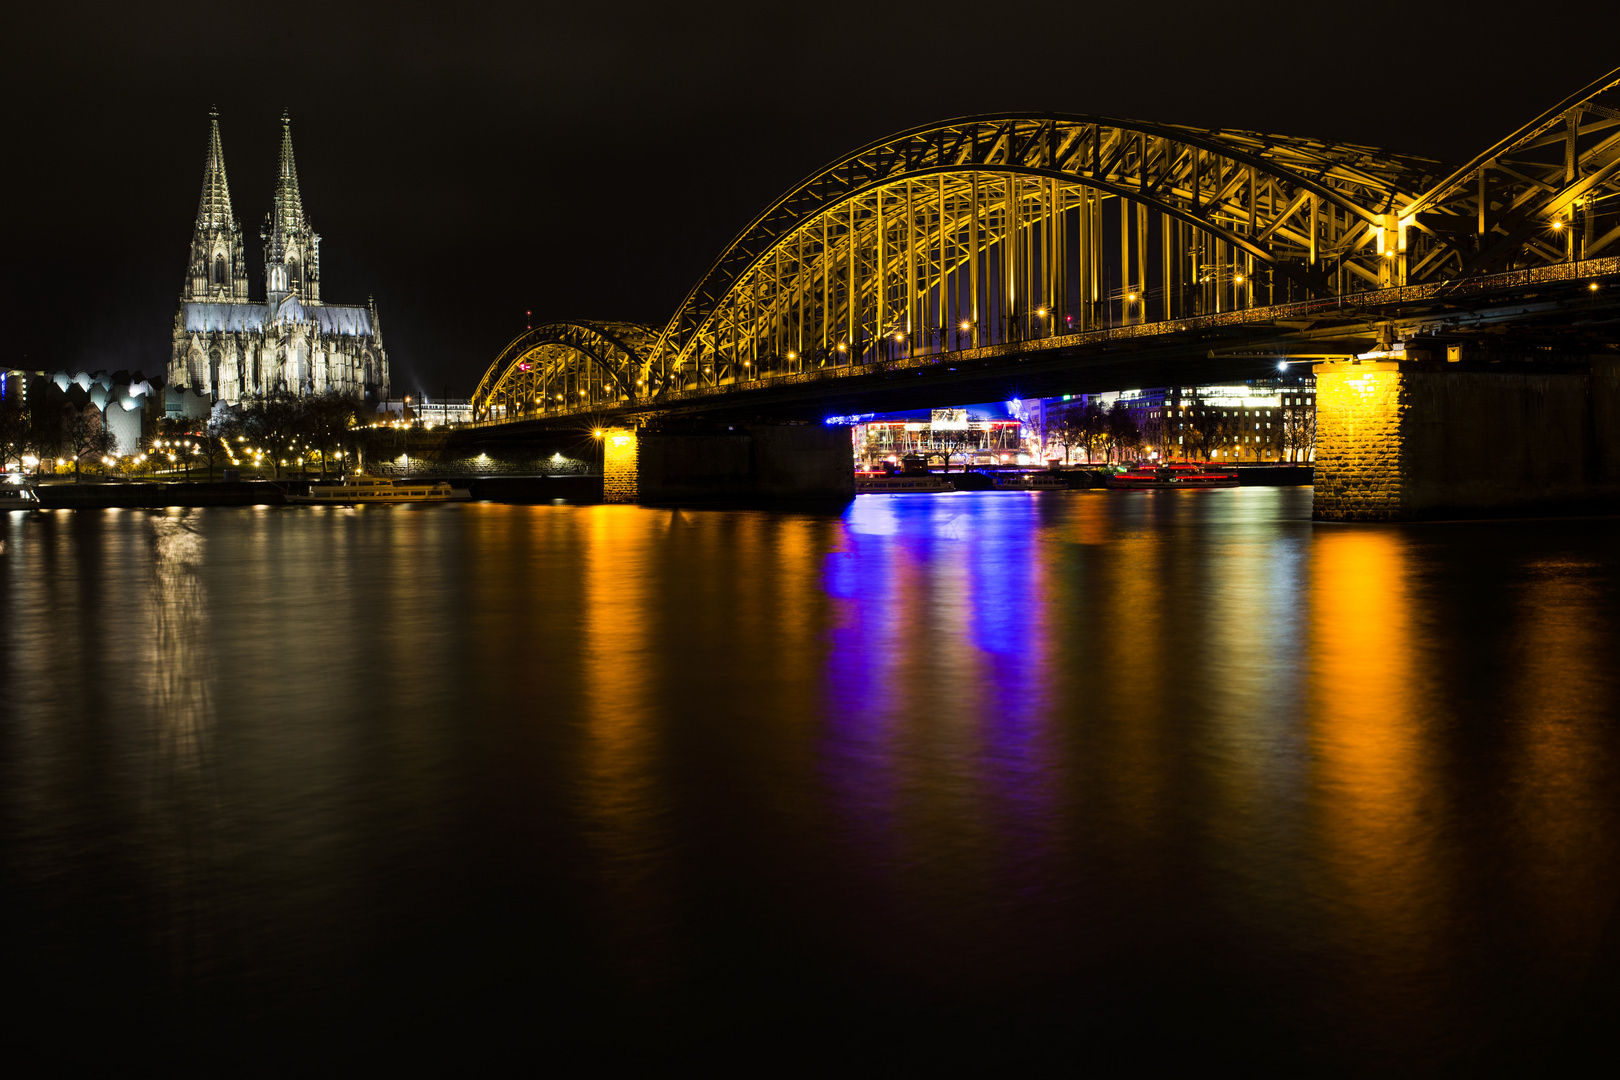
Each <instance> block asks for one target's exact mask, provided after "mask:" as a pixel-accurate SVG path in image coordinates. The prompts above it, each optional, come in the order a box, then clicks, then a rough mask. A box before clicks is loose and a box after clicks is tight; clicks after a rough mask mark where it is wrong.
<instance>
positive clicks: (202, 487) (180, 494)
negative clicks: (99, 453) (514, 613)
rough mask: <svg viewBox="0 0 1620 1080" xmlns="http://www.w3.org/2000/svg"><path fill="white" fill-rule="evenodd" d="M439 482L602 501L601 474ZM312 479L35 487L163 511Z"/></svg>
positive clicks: (484, 495) (520, 498)
mask: <svg viewBox="0 0 1620 1080" xmlns="http://www.w3.org/2000/svg"><path fill="white" fill-rule="evenodd" d="M414 479H417V480H421V481H425V482H428V483H435V482H437V481H439V480H450V482H452V483H453V484H454V485H455V486H457V487H466V488H468V489H469V490H470V491H471V493H472V497H473V498H474V499H475V500H484V501H488V502H505V503H552V502H557V501H562V502H574V503H596V502H601V501H602V478H601V477H600V476H579V475H563V476H492V477H481V478H479V479H475V480H471V481H469V480H468V479H467V478H466V477H453V478H451V477H438V476H419V477H415V478H414ZM312 483H313V481H310V480H211V481H197V482H194V483H186V482H183V481H182V482H163V481H150V480H131V481H123V482H106V481H100V482H92V483H71V482H68V483H44V484H40V485H39V486H38V487H37V488H36V489H35V492H36V494H38V496H39V509H41V510H103V509H114V508H117V509H126V510H158V509H162V508H165V507H170V506H284V505H288V503H287V496H288V495H307V494H309V489H310V486H311V484H312Z"/></svg>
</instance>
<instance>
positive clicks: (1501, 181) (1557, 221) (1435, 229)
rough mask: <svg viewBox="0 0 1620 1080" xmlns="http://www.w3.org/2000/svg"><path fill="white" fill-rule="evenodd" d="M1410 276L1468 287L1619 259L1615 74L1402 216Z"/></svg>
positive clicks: (1618, 81) (1619, 78) (1618, 89)
mask: <svg viewBox="0 0 1620 1080" xmlns="http://www.w3.org/2000/svg"><path fill="white" fill-rule="evenodd" d="M1400 228H1401V229H1402V232H1403V233H1406V234H1409V235H1411V239H1409V240H1407V241H1406V242H1403V243H1402V245H1401V247H1402V248H1403V249H1405V251H1406V256H1405V257H1406V261H1407V263H1408V265H1409V269H1408V277H1409V279H1410V280H1412V281H1414V282H1416V281H1435V280H1441V279H1459V278H1468V277H1473V276H1476V275H1480V274H1488V273H1495V272H1500V271H1503V270H1518V269H1526V268H1531V267H1536V266H1546V265H1549V264H1553V263H1561V262H1576V261H1580V260H1583V259H1591V258H1596V257H1599V256H1604V255H1611V254H1613V253H1614V252H1615V251H1616V250H1620V69H1617V70H1615V71H1611V72H1609V73H1608V74H1607V75H1605V76H1603V77H1602V78H1600V79H1598V80H1596V81H1594V82H1592V83H1590V84H1588V85H1587V86H1584V87H1582V88H1581V89H1580V90H1577V91H1576V92H1575V93H1573V94H1571V95H1570V96H1569V97H1567V98H1565V99H1564V100H1563V101H1560V102H1559V103H1558V104H1556V105H1554V106H1553V107H1552V108H1550V109H1548V110H1547V111H1545V112H1543V113H1542V114H1541V115H1539V116H1537V117H1536V118H1535V119H1533V120H1531V121H1530V122H1529V123H1527V124H1525V125H1524V126H1523V127H1521V128H1519V129H1518V130H1517V131H1514V132H1513V133H1512V134H1511V135H1508V136H1507V137H1505V138H1503V139H1501V140H1499V141H1498V142H1497V143H1495V144H1494V145H1492V146H1490V147H1489V148H1487V149H1486V150H1484V151H1483V152H1481V153H1480V154H1478V155H1476V156H1475V157H1474V158H1473V159H1472V160H1471V161H1469V162H1468V163H1467V164H1465V165H1463V166H1462V167H1461V168H1459V169H1457V170H1456V171H1454V172H1453V173H1451V174H1450V175H1449V176H1447V177H1445V178H1444V179H1443V180H1441V181H1440V182H1439V183H1437V184H1435V185H1434V186H1433V187H1431V188H1430V189H1429V190H1427V191H1425V192H1424V193H1423V195H1421V196H1420V197H1419V198H1417V199H1416V200H1414V201H1412V202H1411V203H1409V204H1407V205H1406V206H1404V207H1403V208H1402V209H1401V211H1400Z"/></svg>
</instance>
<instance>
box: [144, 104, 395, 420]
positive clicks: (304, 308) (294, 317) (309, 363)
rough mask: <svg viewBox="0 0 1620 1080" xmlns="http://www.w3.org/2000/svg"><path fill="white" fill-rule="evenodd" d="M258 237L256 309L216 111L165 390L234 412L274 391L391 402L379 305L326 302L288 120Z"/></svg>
mask: <svg viewBox="0 0 1620 1080" xmlns="http://www.w3.org/2000/svg"><path fill="white" fill-rule="evenodd" d="M259 238H260V240H261V241H263V243H264V289H265V297H264V299H262V300H253V299H251V298H250V297H249V290H248V273H247V253H246V240H245V238H244V237H243V234H242V227H241V224H240V222H238V220H237V218H236V214H235V211H234V209H233V208H232V205H231V189H230V184H229V182H228V181H227V179H226V175H225V154H224V150H223V148H222V146H221V143H220V135H219V114H218V113H217V112H214V113H212V114H211V118H210V127H209V134H208V152H207V155H206V159H205V162H204V167H203V189H202V198H201V200H200V201H199V202H198V205H197V221H196V224H195V226H194V229H193V233H192V241H191V258H190V261H189V263H188V265H187V268H186V279H185V284H184V286H183V288H182V289H181V296H180V305H179V310H178V311H177V312H176V313H175V319H174V347H173V352H172V353H171V356H170V360H169V369H168V381H169V384H170V385H171V386H176V387H185V388H188V389H190V390H191V391H193V392H195V393H198V394H202V395H205V396H207V397H209V398H211V399H213V400H214V401H224V402H230V403H235V402H239V401H241V400H243V399H244V398H252V397H259V396H262V395H265V394H270V393H278V392H280V393H290V394H296V395H305V394H326V393H334V392H335V393H340V394H344V395H348V396H351V397H354V398H357V399H361V400H365V401H373V402H377V401H383V400H385V399H386V398H387V397H388V393H389V372H388V354H387V353H386V352H385V351H384V350H383V344H382V330H381V326H380V323H379V320H378V317H377V307H376V304H375V303H373V302H370V301H368V302H367V303H366V304H364V305H352V304H330V303H327V302H326V301H324V300H323V299H322V298H321V248H320V245H321V237H320V234H319V233H317V232H315V230H314V228H313V227H312V226H311V225H310V222H309V219H308V217H306V215H305V213H304V202H303V196H302V194H301V192H300V191H299V187H298V167H297V165H296V163H295V162H294V160H293V148H292V121H291V119H290V118H289V117H288V116H287V114H286V113H283V114H282V117H281V153H280V156H279V159H278V161H277V168H276V185H275V194H274V196H273V199H272V206H271V210H270V212H269V213H268V214H266V215H265V220H264V227H263V229H262V230H261V231H260V233H259Z"/></svg>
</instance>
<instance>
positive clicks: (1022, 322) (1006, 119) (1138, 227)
mask: <svg viewBox="0 0 1620 1080" xmlns="http://www.w3.org/2000/svg"><path fill="white" fill-rule="evenodd" d="M1437 171H1438V170H1437V168H1436V163H1435V162H1432V161H1428V160H1426V159H1421V158H1414V157H1408V156H1402V155H1395V154H1390V153H1388V152H1386V151H1381V150H1376V149H1373V148H1370V147H1361V146H1349V145H1343V144H1329V143H1323V142H1320V141H1314V140H1306V139H1290V138H1286V137H1282V136H1270V135H1257V134H1254V133H1248V132H1235V131H1220V130H1217V131H1208V130H1199V129H1193V128H1185V127H1177V126H1173V125H1165V124H1151V123H1141V122H1137V121H1126V120H1115V119H1109V118H1105V117H1095V116H1079V115H1067V114H1017V115H1012V114H1001V115H993V116H977V117H968V118H964V119H960V120H953V121H948V122H946V123H943V124H936V125H929V126H926V127H920V128H915V129H912V130H910V131H906V132H902V133H900V134H898V135H894V136H891V137H889V138H886V139H883V140H880V141H878V142H875V143H872V144H870V145H868V146H866V147H862V148H861V149H859V150H856V151H854V152H853V153H851V154H849V155H846V156H845V157H843V158H841V159H839V160H838V161H835V162H833V163H832V164H830V165H828V166H826V167H824V168H823V169H820V170H818V171H817V172H815V173H813V174H811V175H810V176H809V177H807V178H806V179H805V180H803V181H801V182H800V183H799V184H798V185H796V186H795V187H794V188H793V189H791V190H790V191H789V192H787V193H786V194H785V195H783V196H782V197H781V198H780V199H778V200H777V201H776V202H775V203H773V204H772V205H771V206H770V207H769V208H767V209H766V210H765V211H764V212H763V213H762V214H761V215H760V216H759V217H758V218H756V219H755V220H754V222H752V223H751V224H750V225H749V226H748V227H747V228H745V229H744V230H743V231H742V232H741V233H740V234H739V235H738V237H737V238H736V239H735V240H733V241H732V243H731V244H730V245H729V246H728V247H727V248H726V250H725V251H723V252H722V253H721V254H720V256H719V257H718V258H717V259H716V260H715V262H714V264H713V265H712V266H711V267H710V269H709V271H708V272H707V273H706V274H705V275H704V277H703V278H702V280H700V281H699V282H698V284H697V285H696V286H694V288H693V289H692V291H691V292H690V293H689V294H688V295H687V297H686V298H685V300H684V301H683V302H682V304H681V306H680V308H679V309H678V310H677V311H676V313H675V315H674V317H673V318H672V319H671V320H670V322H669V323H668V324H667V325H666V326H665V327H664V329H663V331H662V333H661V334H660V336H659V339H658V342H657V343H656V345H655V347H654V350H653V355H652V357H651V359H652V363H653V367H654V369H655V370H656V372H657V376H658V385H659V386H660V387H666V388H671V389H680V388H687V387H697V386H701V385H703V384H705V383H707V382H710V381H714V382H725V381H732V380H737V379H749V378H757V377H759V376H761V375H765V374H773V373H774V374H781V373H791V372H792V371H794V370H796V369H797V368H802V367H803V366H804V365H806V364H810V363H813V364H816V365H818V366H824V365H826V364H829V363H834V364H836V363H841V362H851V361H865V362H870V361H871V360H873V359H879V358H882V357H883V356H888V355H894V354H895V353H896V352H899V353H901V354H903V355H909V354H911V353H913V352H915V351H916V350H918V349H926V350H928V351H934V350H944V349H946V348H950V347H963V346H966V345H982V344H989V343H996V342H1001V341H1010V340H1017V339H1021V338H1027V337H1030V336H1036V335H1045V334H1047V333H1053V332H1060V331H1061V330H1068V329H1074V330H1080V329H1090V328H1094V327H1099V326H1103V325H1118V324H1120V323H1121V322H1131V321H1143V320H1144V319H1146V318H1148V317H1150V316H1151V317H1153V318H1168V317H1176V316H1177V315H1184V314H1193V313H1200V312H1204V311H1217V310H1227V309H1230V308H1232V307H1238V306H1250V305H1252V304H1253V303H1255V302H1256V296H1257V295H1258V292H1259V289H1257V288H1256V286H1260V287H1263V288H1264V289H1265V291H1266V295H1265V296H1264V297H1261V301H1262V302H1263V301H1265V300H1272V299H1276V298H1278V295H1279V290H1280V291H1281V294H1282V295H1283V296H1284V297H1287V296H1303V295H1313V294H1318V295H1319V294H1322V293H1332V292H1340V291H1349V290H1353V289H1355V288H1357V287H1369V286H1377V285H1380V284H1387V283H1389V277H1390V270H1389V268H1388V267H1386V266H1384V265H1383V264H1382V263H1381V262H1380V260H1381V258H1382V255H1383V248H1384V246H1385V245H1384V244H1383V243H1382V242H1380V243H1377V244H1374V243H1372V241H1374V240H1375V239H1378V238H1380V237H1381V236H1382V235H1383V231H1384V230H1385V229H1386V228H1387V227H1388V226H1389V225H1391V224H1392V220H1391V219H1390V217H1389V212H1390V210H1391V209H1392V208H1394V207H1396V206H1399V205H1401V204H1403V203H1405V202H1409V201H1411V200H1412V199H1414V198H1415V197H1416V195H1415V192H1418V191H1421V190H1424V189H1425V188H1426V187H1427V186H1428V185H1429V184H1430V183H1432V181H1433V176H1434V174H1435V173H1436V172H1437ZM1104 203H1112V204H1115V205H1117V207H1118V213H1117V215H1115V214H1114V213H1112V211H1114V209H1115V207H1114V206H1109V207H1108V209H1107V211H1105V210H1104ZM1115 216H1117V217H1118V221H1117V222H1116V221H1115V220H1114V218H1115ZM1245 286H1247V287H1245ZM963 326H966V329H965V330H964V329H961V328H962V327H963ZM957 337H961V338H962V339H963V340H960V341H958V340H955V339H956V338H957Z"/></svg>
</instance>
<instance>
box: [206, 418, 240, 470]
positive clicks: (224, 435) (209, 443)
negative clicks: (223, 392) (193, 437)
mask: <svg viewBox="0 0 1620 1080" xmlns="http://www.w3.org/2000/svg"><path fill="white" fill-rule="evenodd" d="M241 433H242V417H241V416H240V415H239V414H238V413H237V412H236V410H235V409H233V408H231V407H230V406H229V405H227V404H225V403H224V402H223V401H220V402H215V404H214V408H213V411H211V412H210V413H209V414H208V419H207V420H206V421H204V422H203V429H202V435H201V436H200V438H201V440H202V451H203V456H204V457H205V458H206V459H207V460H208V478H209V479H210V480H212V479H213V478H214V462H215V461H216V460H217V459H219V458H220V457H222V456H225V455H226V454H227V453H228V450H227V448H226V445H225V444H226V443H227V442H228V441H229V440H231V439H234V438H236V436H237V435H239V434H241Z"/></svg>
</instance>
